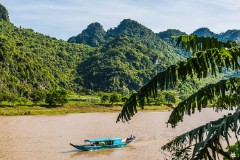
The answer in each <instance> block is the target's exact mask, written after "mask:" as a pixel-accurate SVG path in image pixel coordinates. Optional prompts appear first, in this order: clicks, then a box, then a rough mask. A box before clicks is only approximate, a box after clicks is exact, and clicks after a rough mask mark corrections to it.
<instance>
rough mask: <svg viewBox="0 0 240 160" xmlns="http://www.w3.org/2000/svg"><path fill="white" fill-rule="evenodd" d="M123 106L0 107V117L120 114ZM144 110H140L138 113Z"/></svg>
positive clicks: (160, 108)
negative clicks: (95, 113)
mask: <svg viewBox="0 0 240 160" xmlns="http://www.w3.org/2000/svg"><path fill="white" fill-rule="evenodd" d="M121 109H122V106H97V105H96V106H67V105H66V106H60V107H55V108H48V107H41V106H5V107H0V116H17V115H54V114H68V113H94V112H120V111H121ZM140 110H142V109H141V108H138V111H140ZM167 110H171V108H170V107H168V106H166V105H160V106H145V107H144V110H142V111H167Z"/></svg>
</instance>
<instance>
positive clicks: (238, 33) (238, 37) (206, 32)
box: [193, 28, 240, 43]
mask: <svg viewBox="0 0 240 160" xmlns="http://www.w3.org/2000/svg"><path fill="white" fill-rule="evenodd" d="M193 34H195V35H198V36H204V37H215V38H217V39H219V40H221V41H228V40H231V41H234V42H238V43H240V30H237V29H233V30H227V31H226V32H223V33H220V34H216V33H214V32H212V31H210V29H208V28H199V29H197V30H196V31H194V32H193Z"/></svg>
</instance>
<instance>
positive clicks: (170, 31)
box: [158, 29, 187, 39]
mask: <svg viewBox="0 0 240 160" xmlns="http://www.w3.org/2000/svg"><path fill="white" fill-rule="evenodd" d="M158 35H159V37H160V38H162V39H170V38H171V37H173V36H182V35H187V33H185V32H182V31H180V30H177V29H168V30H166V31H163V32H159V33H158Z"/></svg>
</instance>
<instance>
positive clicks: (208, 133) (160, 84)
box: [117, 35, 240, 160]
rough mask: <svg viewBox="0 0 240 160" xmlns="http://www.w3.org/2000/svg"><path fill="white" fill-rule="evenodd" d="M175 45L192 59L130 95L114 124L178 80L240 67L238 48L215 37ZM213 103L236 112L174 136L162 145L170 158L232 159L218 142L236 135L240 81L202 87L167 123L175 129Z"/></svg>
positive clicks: (181, 39)
mask: <svg viewBox="0 0 240 160" xmlns="http://www.w3.org/2000/svg"><path fill="white" fill-rule="evenodd" d="M177 46H180V47H182V48H186V49H187V51H191V52H192V53H193V57H190V58H188V59H187V60H186V61H184V62H178V63H177V64H175V65H171V66H170V67H168V68H167V69H166V70H165V71H162V72H159V73H158V74H157V75H156V76H155V77H153V78H152V79H151V80H150V81H149V82H148V83H147V84H146V85H144V86H143V87H142V88H141V89H140V90H139V91H138V92H137V93H134V94H132V95H131V96H130V98H129V99H128V101H127V102H126V103H125V104H124V106H123V109H122V111H121V113H120V114H119V116H118V118H117V121H120V120H122V121H128V120H130V119H131V117H132V116H134V115H135V114H136V113H137V108H136V106H137V105H140V106H141V107H142V108H144V105H145V101H146V99H148V97H149V96H153V97H156V95H157V92H158V91H163V90H167V89H169V88H174V87H175V85H176V82H177V81H178V80H181V81H186V80H187V79H189V78H192V77H193V76H194V75H196V76H197V77H198V78H199V79H202V78H205V77H207V76H208V75H210V74H211V75H215V76H216V75H217V73H222V72H223V69H225V68H226V69H232V70H235V71H238V69H239V68H240V65H239V58H240V46H239V45H237V44H235V43H233V42H219V41H217V39H215V38H209V37H197V36H195V35H190V36H179V37H178V38H177ZM213 102H215V104H214V107H216V108H218V109H220V110H223V109H229V110H233V109H234V108H236V110H235V112H234V113H233V114H228V115H226V116H224V117H223V118H220V119H218V120H216V121H212V122H209V123H207V124H205V125H202V126H200V127H197V128H195V129H193V130H191V131H189V132H186V133H184V134H182V135H180V136H177V137H176V138H174V139H173V140H172V141H170V142H169V143H167V144H165V145H164V146H162V149H163V150H167V151H169V152H171V153H172V156H173V159H182V158H184V159H214V160H215V159H217V157H218V154H221V155H223V156H224V157H226V158H228V159H233V158H232V157H231V155H230V154H229V153H228V152H226V151H225V150H224V149H223V146H222V143H221V142H222V139H224V140H225V141H226V142H227V144H228V146H229V145H230V144H229V135H230V132H233V133H234V134H235V135H236V137H237V135H239V131H240V126H239V122H238V121H239V120H240V78H238V77H232V78H229V79H224V80H221V81H220V82H218V83H216V84H209V85H207V86H205V87H203V88H201V89H200V90H198V91H197V92H196V93H194V94H192V95H191V96H189V97H188V98H187V99H185V100H184V101H182V102H180V103H179V104H178V106H177V107H176V108H174V110H173V111H172V113H171V115H170V117H169V120H168V123H169V124H171V126H172V127H173V128H174V127H176V126H177V123H178V122H180V121H183V116H184V115H185V114H188V115H191V114H194V112H195V110H196V109H198V110H199V111H201V109H202V108H205V107H206V106H207V105H208V104H210V103H213Z"/></svg>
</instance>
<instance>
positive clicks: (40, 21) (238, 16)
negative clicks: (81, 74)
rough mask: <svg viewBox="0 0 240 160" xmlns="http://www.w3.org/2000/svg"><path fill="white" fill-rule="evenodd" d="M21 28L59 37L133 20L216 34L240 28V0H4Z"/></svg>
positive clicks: (155, 28)
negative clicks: (95, 23)
mask: <svg viewBox="0 0 240 160" xmlns="http://www.w3.org/2000/svg"><path fill="white" fill-rule="evenodd" d="M0 3H1V4H3V5H4V6H5V7H6V8H7V9H8V11H9V15H10V20H11V22H13V23H14V24H15V25H16V26H17V27H19V26H22V27H24V28H32V29H33V30H34V31H36V32H40V33H43V34H46V35H50V36H52V37H56V38H58V39H64V40H67V39H68V38H69V37H71V36H73V35H77V34H79V33H80V32H81V31H82V30H83V29H85V28H86V27H87V26H88V25H89V24H90V23H92V22H99V23H101V24H102V25H103V27H104V29H105V30H108V29H109V28H114V27H116V26H117V25H118V24H119V23H120V22H121V21H122V20H123V19H128V18H130V19H133V20H136V21H138V22H139V23H141V24H143V25H144V26H146V27H148V28H149V29H151V30H153V31H154V32H156V33H158V32H160V31H164V30H167V29H179V30H181V31H184V32H186V33H192V32H193V31H194V30H196V29H198V28H199V27H208V28H210V29H211V30H212V31H214V32H216V33H220V32H224V31H226V30H228V29H240V23H239V22H240V1H239V0H1V2H0Z"/></svg>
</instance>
